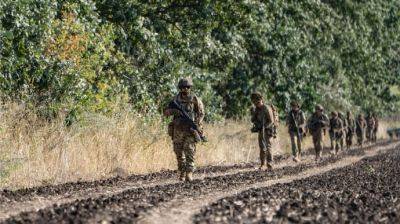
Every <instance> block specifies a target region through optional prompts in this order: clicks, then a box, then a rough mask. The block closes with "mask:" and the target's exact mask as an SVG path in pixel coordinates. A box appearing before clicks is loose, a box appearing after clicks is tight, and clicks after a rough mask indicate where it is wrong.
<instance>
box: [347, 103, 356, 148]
mask: <svg viewBox="0 0 400 224" xmlns="http://www.w3.org/2000/svg"><path fill="white" fill-rule="evenodd" d="M346 121H347V122H346V123H347V133H346V147H347V149H350V147H351V146H352V145H353V136H354V132H355V129H356V121H355V120H354V117H353V115H352V114H351V112H350V111H347V117H346Z"/></svg>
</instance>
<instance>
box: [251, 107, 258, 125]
mask: <svg viewBox="0 0 400 224" xmlns="http://www.w3.org/2000/svg"><path fill="white" fill-rule="evenodd" d="M250 120H251V122H252V123H256V122H257V118H256V108H255V107H251V108H250Z"/></svg>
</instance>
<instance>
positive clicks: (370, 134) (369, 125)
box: [365, 114, 375, 142]
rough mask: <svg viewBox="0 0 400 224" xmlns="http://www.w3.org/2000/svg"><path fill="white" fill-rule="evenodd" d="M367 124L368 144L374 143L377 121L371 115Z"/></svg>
mask: <svg viewBox="0 0 400 224" xmlns="http://www.w3.org/2000/svg"><path fill="white" fill-rule="evenodd" d="M365 120H366V122H367V133H366V138H367V141H368V142H372V140H373V135H374V129H375V119H374V117H373V116H372V115H371V114H369V115H368V116H367V117H366V119H365Z"/></svg>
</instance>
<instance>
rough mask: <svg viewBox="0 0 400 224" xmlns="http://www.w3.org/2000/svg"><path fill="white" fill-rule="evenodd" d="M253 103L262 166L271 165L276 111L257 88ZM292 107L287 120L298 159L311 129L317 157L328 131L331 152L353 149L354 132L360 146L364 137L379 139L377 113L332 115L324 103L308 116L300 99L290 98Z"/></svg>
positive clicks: (317, 157) (294, 152)
mask: <svg viewBox="0 0 400 224" xmlns="http://www.w3.org/2000/svg"><path fill="white" fill-rule="evenodd" d="M250 98H251V101H252V103H253V107H252V108H251V110H250V113H251V122H252V123H253V128H252V129H251V130H252V132H257V133H258V142H259V148H260V169H265V168H266V169H272V161H273V159H272V152H271V141H272V138H274V137H276V129H277V126H278V124H279V122H277V119H276V117H277V112H276V109H275V108H274V107H273V106H272V105H266V104H265V103H264V100H263V97H262V94H261V93H259V92H254V93H252V94H251V97H250ZM290 105H291V110H290V111H288V113H287V115H286V124H287V127H288V132H289V135H290V140H291V146H292V147H291V148H292V155H293V160H294V161H295V162H299V161H300V158H301V151H302V141H303V138H304V137H305V136H306V133H307V132H309V133H310V134H311V136H312V140H313V144H314V149H315V160H316V161H319V160H320V159H321V155H322V150H323V137H324V136H325V135H326V132H327V131H328V132H329V137H330V140H331V153H332V154H337V153H338V152H339V150H344V147H345V146H344V144H345V143H346V148H347V149H350V147H351V146H352V145H353V138H354V135H356V136H357V142H358V145H359V146H361V147H362V146H363V143H364V142H365V138H364V137H366V139H367V142H371V143H372V142H376V140H377V133H378V126H379V122H378V119H377V117H376V116H375V115H373V114H371V113H369V114H368V116H367V117H366V118H364V116H363V115H362V114H360V115H358V117H357V119H355V118H354V117H353V115H352V113H351V112H350V111H348V112H347V116H345V115H344V114H343V113H342V112H336V111H332V112H331V117H330V118H328V116H327V115H326V114H325V113H324V108H323V107H322V106H321V105H316V106H315V111H314V112H313V114H312V115H311V117H310V118H309V119H308V120H306V118H305V114H304V112H303V111H302V110H301V108H300V105H299V103H298V102H296V101H293V102H291V104H290Z"/></svg>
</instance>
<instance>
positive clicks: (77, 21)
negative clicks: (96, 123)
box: [0, 0, 400, 120]
mask: <svg viewBox="0 0 400 224" xmlns="http://www.w3.org/2000/svg"><path fill="white" fill-rule="evenodd" d="M184 76H190V77H192V78H193V80H194V83H195V89H194V90H195V92H196V93H197V94H198V95H199V96H200V97H201V98H202V99H203V101H204V103H205V105H206V107H207V119H208V120H214V119H219V118H223V117H228V118H232V117H234V118H240V117H242V116H244V115H246V113H247V111H248V107H249V105H250V101H249V99H248V98H249V95H250V93H251V92H252V91H254V90H258V91H260V92H262V93H264V94H265V97H266V99H267V100H268V101H270V102H272V103H274V104H275V105H277V106H278V107H279V108H280V111H284V110H285V109H286V108H287V107H288V105H289V102H290V101H291V100H292V99H297V100H299V101H300V102H301V103H302V105H303V107H304V108H305V109H306V110H307V109H312V108H313V105H315V103H322V104H323V105H325V106H326V107H327V108H328V109H333V108H335V109H341V110H349V109H352V110H374V111H375V112H377V113H380V114H381V115H382V114H390V113H395V112H399V108H400V95H399V91H398V89H399V86H400V2H399V1H396V0H265V1H260V0H258V1H257V0H229V1H212V0H201V1H199V0H3V1H1V2H0V89H1V92H2V97H3V98H10V99H13V100H19V101H22V102H24V103H27V104H30V105H32V106H34V107H35V108H39V111H40V112H41V113H42V114H44V115H45V116H49V117H51V116H54V115H55V114H57V113H58V112H60V111H64V112H66V113H68V114H69V115H70V116H71V117H75V116H76V115H77V114H79V113H80V112H82V111H93V112H101V113H109V112H110V111H113V110H114V109H115V108H119V107H124V106H125V105H127V104H129V105H131V106H132V109H133V110H135V111H137V112H138V113H140V114H143V115H145V114H148V115H152V114H157V113H159V111H160V108H161V106H162V105H164V103H165V101H166V100H168V99H169V98H170V97H171V94H173V93H174V92H176V84H177V82H178V79H179V78H180V77H184Z"/></svg>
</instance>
